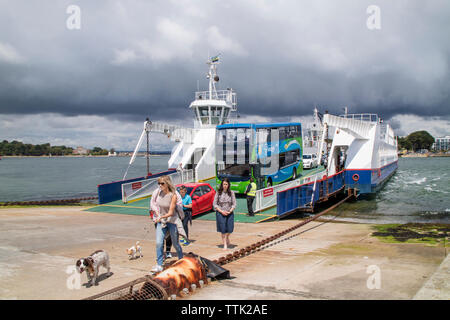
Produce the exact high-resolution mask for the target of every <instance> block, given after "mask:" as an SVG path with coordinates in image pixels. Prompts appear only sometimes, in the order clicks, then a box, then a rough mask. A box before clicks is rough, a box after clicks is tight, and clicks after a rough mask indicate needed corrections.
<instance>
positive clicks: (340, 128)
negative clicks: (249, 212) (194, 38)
mask: <svg viewBox="0 0 450 320" xmlns="http://www.w3.org/2000/svg"><path fill="white" fill-rule="evenodd" d="M207 64H208V66H209V69H208V73H207V78H208V80H209V88H208V90H207V91H198V92H195V99H194V101H192V102H191V104H190V105H189V108H190V109H191V110H192V111H193V113H194V125H193V127H191V128H187V127H181V126H176V125H170V124H167V123H161V122H151V121H149V120H148V119H147V121H146V122H145V123H144V129H143V131H142V134H141V137H140V139H139V142H138V145H137V146H136V149H135V152H134V153H133V156H132V158H131V160H130V164H129V165H131V164H132V163H133V161H134V158H135V157H136V154H137V152H138V151H139V148H140V146H141V144H142V143H143V140H144V137H145V135H147V139H148V134H149V132H159V133H162V134H165V135H167V136H168V137H169V138H170V139H171V140H172V141H175V142H177V144H176V146H175V147H174V149H173V151H172V153H171V155H170V158H169V160H168V168H169V169H168V170H167V171H165V172H160V173H157V174H153V175H150V174H147V176H145V177H140V178H134V179H128V180H125V177H126V173H125V176H124V179H123V180H122V181H117V182H113V183H108V184H103V185H99V186H98V193H99V203H100V204H105V203H107V202H113V201H118V200H120V199H121V200H122V202H123V203H124V204H126V203H128V202H130V201H138V200H139V199H143V198H146V197H149V196H150V195H151V193H152V192H153V190H154V189H155V188H157V183H156V180H157V179H156V178H157V177H159V176H162V175H170V176H171V178H172V180H173V181H174V183H175V184H177V183H186V182H202V181H209V182H210V183H212V185H213V186H214V185H215V184H216V183H219V182H220V173H221V172H222V173H225V174H228V175H230V174H231V175H233V174H234V175H235V170H234V169H233V172H228V171H226V170H227V168H228V166H231V165H232V166H234V165H236V164H238V163H237V162H236V159H237V157H239V154H240V153H242V154H244V157H243V159H247V160H246V161H247V162H248V164H247V162H245V163H243V164H244V165H245V166H247V165H250V166H249V168H248V170H247V171H248V172H249V173H250V174H247V173H245V175H246V176H248V179H250V178H249V177H250V175H252V177H254V179H255V180H256V182H257V184H258V190H257V192H256V199H255V204H256V208H255V212H258V211H259V212H262V211H264V210H268V209H272V212H273V210H275V211H276V215H278V216H283V215H285V214H287V213H290V212H294V211H296V210H302V209H306V210H311V209H313V208H314V205H315V203H317V202H321V201H326V200H327V199H328V198H329V197H330V196H333V195H337V194H338V193H340V192H343V191H345V190H347V189H352V190H356V192H357V193H358V194H359V195H368V194H374V193H376V192H377V191H378V190H379V189H380V188H381V187H382V186H383V185H384V183H386V181H388V179H389V178H390V177H391V176H392V175H393V174H394V173H395V171H396V169H397V162H398V157H397V140H396V138H395V135H394V131H393V130H392V128H391V127H390V126H389V125H388V124H385V123H384V122H383V121H382V120H381V119H380V118H379V117H378V116H377V115H376V114H348V113H347V109H346V108H345V109H346V112H345V114H344V115H340V116H334V115H331V114H328V113H325V114H324V115H321V114H319V112H318V110H317V108H315V109H314V122H313V123H312V124H309V125H307V126H306V128H307V130H306V131H305V132H303V133H302V132H301V127H302V126H301V124H300V123H278V124H251V123H246V124H242V123H241V124H239V123H237V121H236V118H235V117H234V118H233V117H232V115H233V114H235V113H236V111H237V98H236V92H235V91H234V90H233V89H231V88H228V89H226V90H217V88H216V84H217V82H218V81H219V77H218V75H217V65H218V64H219V59H218V57H213V58H211V59H210V60H209V61H208V62H207ZM265 127H267V128H265ZM269 127H270V128H269ZM273 129H275V130H277V132H278V133H279V134H280V136H279V137H280V138H279V139H277V140H276V141H277V143H278V146H283V148H284V149H281V148H280V149H279V150H277V151H278V152H269V153H272V154H273V155H276V156H277V157H279V158H278V159H277V160H278V161H279V162H280V165H278V167H277V170H276V172H275V174H269V173H265V174H261V172H260V171H261V168H263V166H261V163H259V162H249V160H248V159H250V157H254V155H255V156H256V155H257V154H258V153H260V151H257V150H263V149H264V148H265V149H267V150H269V149H270V148H272V147H273V146H274V143H273V141H272V142H270V140H264V141H263V142H264V143H261V140H254V141H256V143H254V144H253V147H251V143H250V144H249V143H248V141H247V140H248V139H247V138H250V141H251V139H255V138H251V137H253V136H255V137H256V136H257V135H254V134H256V133H258V131H261V132H260V133H264V132H262V131H267V130H269V131H270V130H273ZM221 130H222V132H223V134H219V132H221ZM225 130H226V132H227V133H226V134H225ZM239 130H241V131H242V130H244V131H245V130H247V131H248V133H251V132H253V131H254V133H251V134H250V135H249V136H248V137H247V136H246V134H245V133H244V135H243V137H244V138H245V139H244V140H242V141H244V142H243V144H242V146H243V147H239V143H238V142H237V140H236V143H235V145H234V146H233V147H232V148H230V149H229V148H228V146H227V147H225V146H224V145H221V144H220V143H219V144H218V142H217V141H218V139H219V138H218V137H220V136H221V135H228V134H230V133H233V136H235V137H237V136H239V132H238V131H239ZM249 130H250V131H249ZM252 130H253V131H252ZM269 131H267V132H269ZM258 134H259V133H258ZM277 137H278V135H277ZM258 139H259V138H258ZM291 140H292V141H291ZM274 141H275V140H274ZM294 142H295V143H296V144H297V145H298V146H294ZM275 145H276V144H275ZM147 146H148V141H147ZM218 146H219V147H218ZM216 148H220V149H223V150H228V149H229V150H228V151H232V152H233V154H234V156H233V157H234V158H233V157H232V158H233V159H234V160H233V162H229V161H225V162H223V163H222V167H218V163H217V152H216V151H217V150H216ZM244 150H245V151H246V152H244V153H243V151H244ZM252 150H253V151H252ZM267 150H266V152H267ZM280 150H281V151H280ZM304 150H307V152H308V153H316V154H317V157H318V159H320V165H319V167H318V168H314V169H310V170H302V169H303V168H302V160H301V159H302V155H303V153H304ZM219 151H220V150H219ZM228 151H226V152H225V154H227V152H228ZM256 151H257V152H256ZM148 154H149V152H147V155H148ZM222 156H223V154H222ZM258 157H259V156H256V158H258ZM225 158H226V157H225ZM225 158H224V159H225ZM258 163H259V164H258ZM239 164H240V163H239ZM255 164H258V165H259V167H258V166H255ZM241 167H242V168H244V169H245V167H243V166H241ZM241 167H237V168H238V169H239V168H241ZM223 170H225V171H223ZM283 170H284V171H286V172H284V171H283ZM217 172H218V173H219V175H218V176H217V177H216V173H217ZM243 172H246V171H245V170H243ZM238 178H239V179H238V180H239V181H243V180H246V179H247V178H246V179H242V177H238ZM248 179H247V180H248ZM239 181H235V182H233V181H232V182H233V188H234V189H235V191H236V192H238V193H241V192H242V190H243V189H245V183H247V182H245V183H241V182H239Z"/></svg>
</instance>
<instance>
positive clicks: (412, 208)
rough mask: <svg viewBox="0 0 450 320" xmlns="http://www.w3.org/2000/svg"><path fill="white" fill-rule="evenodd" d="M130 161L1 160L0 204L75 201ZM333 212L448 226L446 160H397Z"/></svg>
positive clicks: (136, 172)
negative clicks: (365, 192) (379, 185)
mask: <svg viewBox="0 0 450 320" xmlns="http://www.w3.org/2000/svg"><path fill="white" fill-rule="evenodd" d="M168 159H169V156H167V155H165V156H151V157H150V171H151V172H153V173H156V172H160V171H164V170H166V169H167V161H168ZM129 160H130V158H129V157H77V158H75V157H51V158H49V157H37V158H3V159H2V160H1V161H0V202H1V201H27V200H45V199H64V198H80V197H90V196H96V195H97V185H98V184H102V183H107V182H112V181H118V180H121V179H122V177H123V175H124V173H125V170H126V168H127V166H128V162H129ZM146 163H147V162H146V159H145V158H144V157H139V158H136V161H135V162H134V163H133V164H132V165H131V167H130V169H129V171H128V174H127V178H135V177H142V176H145V174H146V171H147V168H146V166H147V164H146ZM332 214H333V215H335V216H337V217H336V219H338V220H344V221H355V222H373V223H406V222H443V223H450V218H449V217H450V158H437V157H434V158H400V159H399V161H398V170H397V172H396V173H395V175H394V176H392V177H391V179H390V180H389V181H388V182H387V183H386V185H385V186H384V188H383V189H382V190H381V191H380V192H378V193H377V194H376V196H375V197H373V198H370V199H361V200H358V201H356V202H353V203H344V204H343V205H341V206H339V207H338V208H337V209H336V210H333V211H332Z"/></svg>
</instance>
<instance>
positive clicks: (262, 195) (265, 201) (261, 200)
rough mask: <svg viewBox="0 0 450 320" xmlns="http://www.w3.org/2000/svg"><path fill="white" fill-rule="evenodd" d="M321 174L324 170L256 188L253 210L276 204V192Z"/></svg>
mask: <svg viewBox="0 0 450 320" xmlns="http://www.w3.org/2000/svg"><path fill="white" fill-rule="evenodd" d="M323 174H324V171H320V172H317V173H314V174H311V175H309V176H307V177H300V178H298V179H296V180H292V181H288V182H285V183H281V184H277V185H275V186H271V187H267V188H264V189H259V190H257V191H256V195H255V212H258V211H262V210H265V209H268V208H271V207H274V206H276V205H277V193H278V192H280V191H284V190H286V189H290V188H294V187H297V186H299V185H301V184H304V183H309V182H311V181H314V179H316V178H317V177H322V175H323Z"/></svg>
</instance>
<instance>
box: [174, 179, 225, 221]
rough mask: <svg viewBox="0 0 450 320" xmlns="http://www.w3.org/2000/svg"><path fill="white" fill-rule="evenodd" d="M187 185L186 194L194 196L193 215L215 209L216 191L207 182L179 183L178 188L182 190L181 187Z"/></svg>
mask: <svg viewBox="0 0 450 320" xmlns="http://www.w3.org/2000/svg"><path fill="white" fill-rule="evenodd" d="M182 185H184V186H185V187H186V189H187V190H186V194H188V195H190V196H191V198H192V216H195V215H197V214H200V213H203V212H208V211H211V210H212V209H213V202H214V197H215V195H216V191H215V190H214V189H213V188H212V187H211V185H210V184H209V183H206V182H198V183H197V182H196V183H184V184H177V186H176V188H177V190H178V191H180V187H181V186H182Z"/></svg>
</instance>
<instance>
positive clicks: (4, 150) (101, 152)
mask: <svg viewBox="0 0 450 320" xmlns="http://www.w3.org/2000/svg"><path fill="white" fill-rule="evenodd" d="M111 150H113V149H111ZM72 154H73V148H72V147H66V146H51V145H50V143H45V144H36V145H33V144H29V143H27V144H24V143H22V142H20V141H16V140H14V141H11V142H8V141H7V140H3V141H2V142H0V155H2V156H49V155H52V156H67V155H72ZM88 154H91V155H93V156H106V155H108V150H106V149H102V148H100V147H95V148H93V149H92V150H88Z"/></svg>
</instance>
